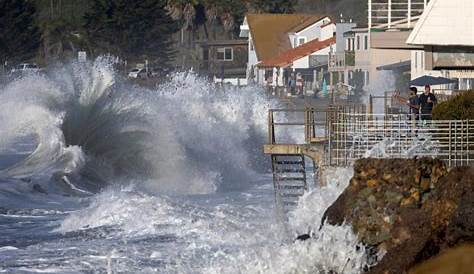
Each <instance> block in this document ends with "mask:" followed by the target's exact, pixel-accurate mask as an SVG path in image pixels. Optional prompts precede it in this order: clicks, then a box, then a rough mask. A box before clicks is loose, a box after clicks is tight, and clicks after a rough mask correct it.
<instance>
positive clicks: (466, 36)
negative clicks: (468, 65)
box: [407, 0, 474, 46]
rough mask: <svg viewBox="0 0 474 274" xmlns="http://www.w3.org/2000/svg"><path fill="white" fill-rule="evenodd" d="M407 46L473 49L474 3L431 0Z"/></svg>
mask: <svg viewBox="0 0 474 274" xmlns="http://www.w3.org/2000/svg"><path fill="white" fill-rule="evenodd" d="M407 43H408V44H414V45H440V46H474V3H473V1H472V0H431V1H430V2H429V4H428V6H427V7H426V8H425V11H424V12H423V14H422V15H421V17H420V19H419V20H418V23H417V24H416V25H415V28H414V29H413V31H412V33H411V34H410V36H409V37H408V39H407Z"/></svg>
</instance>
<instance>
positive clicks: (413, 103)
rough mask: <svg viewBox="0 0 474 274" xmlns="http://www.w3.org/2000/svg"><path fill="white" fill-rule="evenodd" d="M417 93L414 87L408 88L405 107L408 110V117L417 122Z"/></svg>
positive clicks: (418, 108) (418, 106)
mask: <svg viewBox="0 0 474 274" xmlns="http://www.w3.org/2000/svg"><path fill="white" fill-rule="evenodd" d="M417 93H418V90H417V89H416V87H410V97H408V100H407V105H408V107H409V108H410V112H409V113H410V117H412V119H415V120H418V113H419V111H420V99H419V98H418V95H417Z"/></svg>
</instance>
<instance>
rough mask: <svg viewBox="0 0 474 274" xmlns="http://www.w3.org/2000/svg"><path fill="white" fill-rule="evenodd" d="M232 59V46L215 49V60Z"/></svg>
mask: <svg viewBox="0 0 474 274" xmlns="http://www.w3.org/2000/svg"><path fill="white" fill-rule="evenodd" d="M233 59H234V52H233V50H232V48H218V49H217V60H220V61H232V60H233Z"/></svg>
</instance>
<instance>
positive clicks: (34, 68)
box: [11, 63, 41, 73]
mask: <svg viewBox="0 0 474 274" xmlns="http://www.w3.org/2000/svg"><path fill="white" fill-rule="evenodd" d="M40 71H41V69H40V68H39V67H38V65H36V64H34V63H22V64H19V65H17V66H15V67H14V68H13V69H12V70H11V73H37V72H40Z"/></svg>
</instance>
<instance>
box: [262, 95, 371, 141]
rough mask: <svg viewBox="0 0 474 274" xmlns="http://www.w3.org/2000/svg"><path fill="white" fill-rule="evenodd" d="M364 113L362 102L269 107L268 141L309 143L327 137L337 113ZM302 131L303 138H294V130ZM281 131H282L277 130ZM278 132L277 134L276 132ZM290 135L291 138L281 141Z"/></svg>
mask: <svg viewBox="0 0 474 274" xmlns="http://www.w3.org/2000/svg"><path fill="white" fill-rule="evenodd" d="M342 113H348V114H356V113H359V114H360V113H366V106H365V105H362V104H338V105H330V106H328V107H326V108H324V107H321V108H305V109H270V110H269V111H268V133H269V134H268V136H269V139H268V142H269V144H282V143H288V142H292V143H296V144H303V143H304V144H309V143H311V142H315V141H319V142H320V141H323V140H328V139H329V134H330V131H331V126H332V125H334V123H335V122H336V121H337V119H338V117H339V114H342ZM298 130H300V131H301V130H302V131H303V136H304V139H300V140H295V139H294V136H295V134H294V133H295V132H297V131H298ZM278 131H282V132H278ZM278 133H279V134H278ZM285 135H286V136H287V137H288V136H289V135H291V137H293V138H291V140H288V141H282V140H281V139H283V138H284V137H285Z"/></svg>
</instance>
